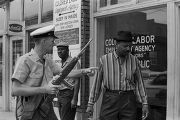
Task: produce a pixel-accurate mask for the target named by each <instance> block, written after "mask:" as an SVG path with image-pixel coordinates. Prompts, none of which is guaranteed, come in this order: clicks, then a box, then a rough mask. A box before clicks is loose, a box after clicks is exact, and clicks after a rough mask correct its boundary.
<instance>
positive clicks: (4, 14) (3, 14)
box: [0, 7, 6, 33]
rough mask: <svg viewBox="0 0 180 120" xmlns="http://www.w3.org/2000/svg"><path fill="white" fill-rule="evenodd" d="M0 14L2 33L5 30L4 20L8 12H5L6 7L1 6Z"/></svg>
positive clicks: (0, 29) (0, 31) (0, 30)
mask: <svg viewBox="0 0 180 120" xmlns="http://www.w3.org/2000/svg"><path fill="white" fill-rule="evenodd" d="M0 16H1V19H0V33H2V32H3V31H4V22H5V21H4V20H5V18H6V13H5V8H3V7H2V8H0Z"/></svg>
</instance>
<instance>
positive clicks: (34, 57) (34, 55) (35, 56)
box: [30, 49, 41, 61]
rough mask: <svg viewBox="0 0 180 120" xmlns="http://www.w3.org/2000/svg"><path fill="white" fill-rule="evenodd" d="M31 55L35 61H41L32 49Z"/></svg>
mask: <svg viewBox="0 0 180 120" xmlns="http://www.w3.org/2000/svg"><path fill="white" fill-rule="evenodd" d="M30 55H31V56H32V57H33V59H34V60H35V61H40V60H41V59H40V58H39V56H38V54H37V53H36V52H35V51H34V49H31V52H30Z"/></svg>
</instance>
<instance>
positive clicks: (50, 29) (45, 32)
mask: <svg viewBox="0 0 180 120" xmlns="http://www.w3.org/2000/svg"><path fill="white" fill-rule="evenodd" d="M54 29H55V26H54V25H49V26H46V27H42V28H38V29H37V30H35V31H33V32H31V34H30V36H31V37H33V38H41V37H48V36H51V37H54V38H56V39H57V38H58V37H56V36H55V35H54Z"/></svg>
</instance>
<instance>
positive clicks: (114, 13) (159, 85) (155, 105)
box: [90, 0, 180, 120]
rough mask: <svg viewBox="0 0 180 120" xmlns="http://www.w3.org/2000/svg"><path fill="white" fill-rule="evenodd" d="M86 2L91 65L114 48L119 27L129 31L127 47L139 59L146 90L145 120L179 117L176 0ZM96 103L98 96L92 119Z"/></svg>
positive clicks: (166, 119)
mask: <svg viewBox="0 0 180 120" xmlns="http://www.w3.org/2000/svg"><path fill="white" fill-rule="evenodd" d="M90 6H91V27H92V31H91V37H92V38H94V40H95V44H94V46H92V49H91V55H92V56H93V57H91V58H90V61H91V66H93V65H94V66H98V63H99V58H100V56H102V55H104V54H106V53H109V52H111V51H113V50H114V45H115V44H116V42H115V41H114V38H116V37H117V35H118V32H119V31H130V32H132V34H133V39H134V41H135V42H133V45H132V47H131V51H132V54H134V55H135V56H137V58H138V59H139V61H140V65H141V68H142V75H143V78H144V83H145V86H146V89H147V94H148V103H149V108H150V109H149V110H150V114H149V117H148V120H177V119H179V118H180V112H179V111H180V107H179V106H180V105H179V104H180V102H179V98H180V97H179V93H180V86H179V83H180V81H179V79H180V76H179V72H178V71H179V69H180V66H179V60H180V59H179V58H180V55H179V50H180V48H179V47H180V42H179V39H180V36H179V34H180V31H179V27H180V26H179V15H180V11H179V10H180V9H179V0H175V1H174V0H96V1H91V4H90ZM93 53H96V54H93ZM92 81H93V80H92ZM92 81H91V82H90V86H92V83H93V82H92ZM99 103H101V99H100V100H99V101H98V104H96V105H95V114H94V119H97V118H98V117H99V109H100V105H101V104H99ZM140 112H141V109H140V106H139V113H140ZM139 116H141V115H140V114H139Z"/></svg>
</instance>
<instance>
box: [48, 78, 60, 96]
mask: <svg viewBox="0 0 180 120" xmlns="http://www.w3.org/2000/svg"><path fill="white" fill-rule="evenodd" d="M58 77H59V75H56V76H55V77H54V78H53V79H52V80H51V81H49V83H48V84H47V85H46V86H45V93H48V94H57V93H58V91H59V90H58V88H59V85H53V84H52V81H53V80H56V79H57V78H58Z"/></svg>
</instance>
